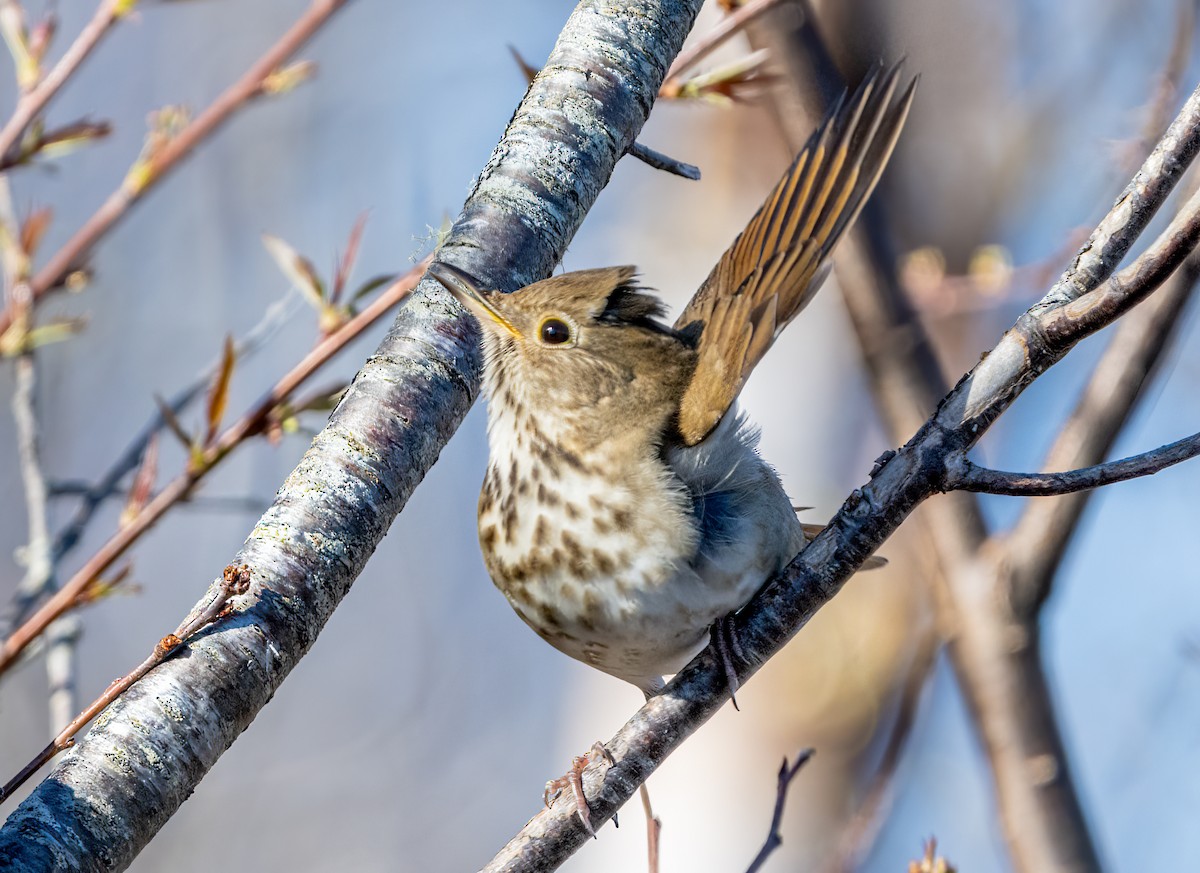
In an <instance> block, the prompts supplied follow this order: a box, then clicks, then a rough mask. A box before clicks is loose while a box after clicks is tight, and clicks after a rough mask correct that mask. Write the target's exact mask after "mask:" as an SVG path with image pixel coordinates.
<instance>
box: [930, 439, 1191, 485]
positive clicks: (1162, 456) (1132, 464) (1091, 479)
mask: <svg viewBox="0 0 1200 873" xmlns="http://www.w3.org/2000/svg"><path fill="white" fill-rule="evenodd" d="M1196 455H1200V434H1194V435H1193V436H1190V437H1185V438H1184V439H1181V440H1178V441H1176V442H1173V443H1169V444H1167V445H1165V446H1159V447H1158V448H1157V449H1152V450H1150V451H1148V452H1143V453H1142V454H1140V455H1133V456H1131V457H1128V458H1124V459H1122V460H1120V461H1109V462H1108V463H1107V464H1096V465H1094V466H1091V467H1085V468H1083V469H1081V470H1067V471H1065V472H1062V473H1006V472H1003V471H1001V470H991V469H988V468H987V467H980V466H978V465H976V464H973V463H972V462H971V461H969V460H967V459H966V458H959V459H958V461H957V462H955V461H951V462H950V474H949V476H948V477H947V479H946V482H945V485H946V488H947V490H954V489H959V490H962V491H974V492H976V493H979V494H1004V495H1008V496H1010V497H1056V496H1059V495H1062V494H1074V493H1075V492H1077V491H1086V490H1088V489H1090V488H1101V487H1103V486H1105V485H1112V484H1114V483H1116V482H1125V481H1127V480H1129V479H1138V478H1140V477H1142V476H1153V475H1154V474H1155V473H1158V472H1160V471H1162V470H1165V469H1167V467H1173V466H1174V465H1176V464H1179V463H1182V462H1183V461H1186V460H1188V459H1189V458H1194V457H1196Z"/></svg>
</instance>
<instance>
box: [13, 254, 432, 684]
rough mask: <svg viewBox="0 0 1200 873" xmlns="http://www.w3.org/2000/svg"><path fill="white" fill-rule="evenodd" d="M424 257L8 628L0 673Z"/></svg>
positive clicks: (414, 275) (408, 286)
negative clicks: (33, 609)
mask: <svg viewBox="0 0 1200 873" xmlns="http://www.w3.org/2000/svg"><path fill="white" fill-rule="evenodd" d="M427 264H428V259H427V260H425V261H423V262H421V263H420V264H418V265H417V266H416V267H414V268H413V269H411V270H409V271H408V273H406V274H405V275H404V276H402V277H401V278H399V279H397V280H396V281H395V282H393V283H392V284H391V285H390V286H389V287H388V288H387V289H386V290H384V291H383V293H381V294H380V295H379V296H378V297H376V298H375V299H374V300H372V301H371V303H370V305H368V306H367V307H366V308H364V309H363V310H362V312H360V313H359V314H358V315H356V316H355V317H354V318H352V319H351V320H350V321H348V322H346V324H345V325H344V326H343V327H342V328H341V329H340V330H338V331H337V332H336V333H333V334H331V335H329V336H328V337H326V338H325V339H324V340H322V341H321V342H320V343H318V344H317V346H316V348H314V349H313V350H312V351H311V352H309V353H308V355H307V356H306V357H305V358H304V359H303V360H302V361H300V363H298V364H297V365H296V366H295V367H293V368H292V370H291V371H290V372H289V373H287V375H285V376H284V377H283V378H282V379H280V380H279V382H277V383H276V385H275V387H274V388H272V389H271V390H270V391H269V392H267V394H266V396H265V397H263V398H262V399H261V400H260V401H259V402H258V404H257V405H255V406H254V407H253V408H252V409H251V410H250V411H249V412H247V413H246V414H244V415H243V416H242V417H241V418H240V419H239V420H238V421H236V422H234V424H232V425H231V426H230V427H228V428H227V429H226V430H225V431H224V432H223V433H222V434H221V435H220V436H219V437H217V439H216V440H214V441H213V442H212V443H211V444H209V445H208V446H206V447H204V448H203V449H202V450H201V451H199V452H198V453H197V455H196V457H195V458H194V459H193V460H192V461H191V462H189V464H188V466H187V468H186V469H185V470H184V472H182V473H180V474H179V475H178V476H176V477H175V478H174V479H173V480H172V481H171V482H169V483H168V484H167V485H166V487H164V488H163V489H162V491H160V492H159V493H158V494H157V495H155V497H154V499H152V500H151V501H150V502H149V503H147V504H146V506H145V508H144V509H143V510H142V511H141V512H140V513H138V515H137V516H136V517H135V518H133V519H131V520H130V521H129V523H128V524H127V525H126V526H125V527H123V528H121V529H120V530H118V531H117V532H116V533H115V534H114V535H113V536H112V538H111V539H109V541H108V542H106V543H105V544H104V545H103V546H101V547H100V550H99V551H98V552H96V554H94V555H93V556H92V557H91V559H89V560H88V561H87V563H85V564H84V565H83V566H82V567H81V568H80V569H79V570H78V571H76V573H75V575H74V576H72V577H71V578H70V579H69V580H68V581H67V582H66V583H65V584H64V585H63V586H62V588H60V589H59V590H58V591H57V592H56V593H55V594H54V596H53V597H51V598H50V599H49V600H47V601H46V602H45V603H44V604H42V606H41V608H40V609H38V610H37V611H36V612H35V613H34V614H33V615H31V616H30V617H29V619H28V620H27V621H26V622H25V623H24V624H22V625H21V626H20V627H18V628H17V629H16V630H15V631H13V633H12V635H11V636H10V637H9V638H8V639H7V640H5V641H4V646H3V648H2V649H0V673H3V672H4V670H6V669H7V668H8V667H9V666H10V665H11V664H12V662H13V659H14V658H16V657H17V655H19V654H20V653H21V651H22V650H23V649H24V648H25V647H26V646H27V645H29V643H31V642H32V641H33V640H35V639H36V638H37V637H38V636H39V635H40V634H41V633H42V632H43V631H44V630H45V629H46V627H47V626H48V625H49V624H50V622H52V621H54V619H56V618H58V616H60V615H62V614H63V613H65V612H67V611H68V610H69V609H71V608H72V607H73V606H74V605H75V603H76V602H77V600H78V598H79V596H80V594H82V593H83V592H84V591H85V590H86V589H87V586H88V585H90V584H91V583H92V582H93V581H94V580H96V579H97V578H99V576H100V574H101V573H103V572H104V571H105V570H107V569H108V568H109V567H111V566H112V564H113V562H114V561H116V560H117V559H118V558H120V557H121V556H122V555H123V554H125V552H126V551H128V550H129V547H130V546H132V545H133V544H134V543H135V542H137V540H138V539H139V538H140V537H141V536H142V535H143V534H144V533H146V531H148V530H149V529H150V528H151V527H153V526H154V524H155V523H156V522H157V521H158V520H159V519H160V518H162V516H163V514H164V513H166V511H167V510H168V509H170V508H171V507H172V506H174V505H175V504H176V503H178V502H179V501H180V500H183V499H184V498H186V497H187V496H188V495H189V494H191V492H192V490H193V489H194V488H195V487H196V484H197V483H198V482H200V480H201V479H203V478H204V477H205V475H207V474H208V472H209V471H210V470H212V469H213V467H215V466H216V465H217V464H218V463H220V461H221V460H222V459H223V458H224V457H225V456H226V455H227V454H229V452H230V451H231V450H232V449H234V448H235V447H236V446H237V445H239V444H240V443H242V442H243V441H245V440H246V439H248V438H249V437H252V436H255V435H257V434H259V433H261V432H262V431H263V430H264V428H265V427H266V426H267V425H268V424H269V422H270V418H271V415H272V414H273V413H274V412H275V410H276V409H277V408H278V407H279V405H280V403H282V402H283V401H284V400H286V399H287V398H288V397H289V396H291V394H292V392H293V391H295V390H296V389H297V388H299V387H300V386H301V385H302V384H304V382H305V381H306V380H307V379H308V378H309V377H311V376H312V375H313V374H314V373H315V372H316V371H317V370H318V369H320V367H321V366H322V365H324V364H325V362H326V361H328V360H329V359H330V358H331V357H333V356H334V355H335V354H337V353H338V352H339V351H341V350H342V349H343V348H345V346H346V345H347V344H348V343H349V342H350V341H351V340H353V339H355V338H356V337H357V336H358V335H359V334H361V333H362V332H363V331H364V330H366V329H367V328H368V327H370V326H371V325H372V324H374V323H375V322H376V321H377V320H378V319H379V318H380V317H382V316H383V315H384V314H386V313H387V312H389V311H390V310H391V309H392V307H394V306H395V305H396V304H397V303H399V302H400V300H401V299H403V298H404V296H405V295H407V294H408V293H409V292H410V291H411V290H412V289H413V288H415V287H416V285H417V282H418V281H419V280H420V278H421V276H422V275H424V273H425V268H426V266H427Z"/></svg>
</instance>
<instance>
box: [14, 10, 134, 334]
mask: <svg viewBox="0 0 1200 873" xmlns="http://www.w3.org/2000/svg"><path fill="white" fill-rule="evenodd" d="M132 5H133V4H132V3H130V2H129V0H104V2H102V3H101V4H100V5H99V6H98V7H97V8H96V13H95V14H94V15H93V16H92V20H91V21H89V22H88V23H87V25H86V26H85V27H84V28H83V30H81V31H80V32H79V36H78V37H76V39H75V42H73V43H72V44H71V47H70V48H68V49H67V51H66V53H65V54H63V56H62V57H61V58H60V59H59V61H58V63H57V64H55V65H54V67H53V68H52V69H51V70H50V72H48V73H47V74H46V75H45V76H44V77H43V78H42V80H41V81H40V82H38V83H37V85H36V86H34V87H33V89H32V90H29V91H26V92H25V93H23V94H22V95H21V97H20V98H19V99H18V100H17V105H16V108H15V109H14V110H13V114H12V117H10V118H9V119H8V121H7V122H6V123H5V125H4V128H3V129H0V155H7V154H8V152H9V151H10V150H11V149H12V147H13V146H14V145H15V144H16V142H17V140H18V139H20V137H21V134H22V133H24V132H25V129H26V128H27V127H29V124H30V122H32V121H33V120H34V119H35V118H36V117H37V116H38V113H40V112H41V111H42V110H43V109H45V108H46V104H47V103H49V102H50V100H51V99H52V98H53V97H54V95H55V94H57V93H58V91H59V89H60V88H62V86H63V85H64V84H66V82H67V80H69V79H70V78H71V76H73V75H74V74H75V71H76V70H78V69H79V66H80V64H82V63H83V62H84V61H85V60H86V59H87V57H88V55H90V54H91V53H92V50H93V49H95V48H96V46H97V45H99V44H100V40H101V39H103V38H104V36H105V34H107V33H108V32H109V30H110V29H111V28H112V26H113V25H114V24H115V23H116V22H117V21H119V20H120V19H121V18H122V17H123V16H124V15H125V14H127V12H128V11H129V9H131V8H132ZM3 332H4V331H3V329H0V333H3Z"/></svg>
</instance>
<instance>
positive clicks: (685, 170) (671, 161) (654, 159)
mask: <svg viewBox="0 0 1200 873" xmlns="http://www.w3.org/2000/svg"><path fill="white" fill-rule="evenodd" d="M626 154H628V155H629V156H630V157H631V158H637V159H638V160H639V161H641V162H642V163H644V164H647V165H649V166H651V167H653V168H654V169H656V170H663V171H665V172H667V173H672V174H674V175H676V176H682V177H683V178H685V179H691V180H692V181H693V182H696V181H699V179H700V168H699V167H697V166H696V165H694V164H688V163H684V162H683V161H677V160H676V159H675V158H672V157H669V156H668V155H664V154H663V153H662V152H657V151H655V150H654V149H652V148H650V147H649V146H644V145H642V144H641V143H640V142H634V143H632V144H631V145H630V146H629V150H628V151H627V152H626Z"/></svg>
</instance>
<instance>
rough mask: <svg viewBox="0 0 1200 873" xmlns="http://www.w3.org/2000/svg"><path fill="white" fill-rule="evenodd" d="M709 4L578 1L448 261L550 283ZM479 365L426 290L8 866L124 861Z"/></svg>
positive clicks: (365, 549)
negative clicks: (229, 593)
mask: <svg viewBox="0 0 1200 873" xmlns="http://www.w3.org/2000/svg"><path fill="white" fill-rule="evenodd" d="M699 6H700V0H638V2H634V0H624V2H621V0H618V2H612V0H609V2H604V3H600V2H594V0H585V2H583V3H581V4H580V5H579V6H578V7H577V8H576V10H575V11H574V13H573V14H572V15H571V17H570V19H569V21H568V22H567V24H566V27H565V28H564V30H563V32H562V35H561V36H560V38H559V41H558V43H557V44H556V46H555V48H554V51H553V52H552V54H551V56H550V58H549V60H548V62H547V63H546V65H545V67H544V68H543V70H542V71H541V73H539V75H538V77H537V79H536V80H535V81H534V83H533V84H532V85H531V87H530V89H529V91H528V93H527V94H526V96H525V99H524V100H523V101H522V103H521V105H520V107H519V108H518V109H517V112H516V114H515V115H514V116H513V119H512V121H511V122H510V123H509V126H508V129H507V130H506V131H505V134H504V136H503V138H502V139H501V141H500V144H499V145H498V146H497V148H496V150H495V151H494V152H493V154H492V157H491V159H490V160H489V161H488V163H487V165H486V166H485V167H484V169H483V171H482V173H480V175H479V178H478V180H477V181H476V183H475V186H474V187H473V189H472V191H471V194H470V196H469V198H468V200H467V203H466V205H465V206H464V208H463V212H462V214H461V215H460V217H459V219H458V221H457V222H456V223H455V226H454V228H453V230H452V232H451V235H450V238H449V239H448V240H447V242H446V243H445V244H444V246H443V248H442V251H441V257H442V258H444V259H445V260H447V261H448V262H451V263H454V264H455V265H457V266H459V267H461V268H463V269H466V270H469V271H470V272H471V273H472V274H473V275H475V276H477V277H479V279H480V280H481V281H483V282H486V283H488V284H489V285H491V286H493V287H500V288H516V287H519V286H521V285H524V284H527V283H529V282H531V281H534V280H536V279H540V278H543V277H545V276H547V275H548V274H549V273H550V271H551V269H552V268H553V267H554V265H555V264H556V263H557V262H558V260H559V258H560V257H561V256H562V254H563V252H564V250H565V248H566V245H567V243H568V242H569V241H570V239H571V237H572V235H573V234H574V232H575V230H576V229H577V228H578V226H579V224H580V222H581V221H582V220H583V217H584V215H585V214H586V212H587V210H588V208H590V206H591V205H592V203H593V202H594V201H595V199H596V196H597V195H598V194H599V192H600V190H601V189H602V188H603V187H604V184H605V183H606V182H607V181H608V178H609V176H610V175H611V173H612V171H613V168H614V166H615V164H616V162H617V160H618V159H619V157H620V156H621V155H623V154H624V153H625V151H626V150H627V148H628V146H629V144H630V143H631V142H633V140H634V137H635V136H636V134H637V133H638V131H639V130H640V128H641V126H642V124H643V123H644V122H645V120H646V116H647V115H648V113H649V111H650V108H651V106H652V105H653V102H654V96H655V94H656V93H657V91H658V88H659V86H660V85H661V83H662V79H663V77H664V76H665V75H666V71H667V68H668V67H669V65H670V61H671V59H672V58H673V57H674V56H675V55H676V54H677V53H678V51H679V47H680V45H681V44H682V42H683V39H684V36H685V35H686V34H687V31H688V29H689V28H690V27H691V24H692V22H693V20H694V18H695V15H696V13H697V12H698V10H699ZM479 364H480V361H479V357H478V351H477V335H476V328H475V326H474V324H473V322H472V321H471V319H470V318H469V317H467V316H466V315H465V314H464V313H463V311H462V310H461V308H460V307H459V306H458V305H457V304H456V303H454V301H453V300H452V299H451V298H450V297H449V295H447V294H445V293H443V292H441V291H440V290H439V289H438V286H437V285H436V283H433V282H427V283H425V284H424V285H423V286H422V287H421V288H420V289H419V290H418V292H417V293H416V294H415V295H414V297H413V298H412V299H411V300H410V301H409V303H408V305H406V306H405V307H404V308H403V310H402V311H401V313H400V314H399V316H398V317H397V319H396V322H395V324H394V325H393V327H392V329H391V331H390V332H389V333H388V335H387V337H386V338H385V339H384V341H383V342H382V344H381V345H380V347H379V348H378V350H377V351H376V352H375V354H373V355H372V356H371V357H370V359H369V360H368V361H367V363H366V365H365V366H364V367H363V369H362V370H361V371H360V372H359V374H358V376H357V377H356V378H355V380H354V383H353V384H352V385H351V387H350V390H349V391H348V392H347V395H346V397H345V399H344V400H343V401H342V403H341V404H340V405H339V407H338V408H337V410H336V411H335V412H334V414H333V416H332V418H331V419H330V422H329V424H328V425H327V426H326V428H325V429H324V430H323V431H322V432H321V433H320V434H319V435H318V436H317V438H316V439H315V440H314V443H313V446H312V447H311V448H310V449H309V451H308V452H307V453H306V454H305V456H304V458H303V459H302V460H301V462H300V464H299V466H298V467H297V468H296V470H295V471H294V472H293V473H292V474H291V476H289V477H288V479H287V481H286V482H285V483H284V484H283V487H282V488H281V489H280V491H279V494H278V496H277V499H276V502H275V504H274V505H273V506H272V507H271V508H270V509H269V510H268V511H267V513H266V514H265V515H264V516H263V517H262V519H260V520H259V522H258V524H257V525H255V527H254V529H253V531H252V532H251V533H250V536H249V538H248V539H247V541H246V544H245V546H244V547H243V549H242V551H241V552H240V553H239V555H238V556H237V558H236V559H235V561H234V563H237V564H239V565H240V564H242V563H245V564H247V565H248V566H249V568H250V572H251V573H252V578H253V585H252V588H251V590H250V591H249V592H248V593H247V594H246V595H243V596H242V597H240V598H235V599H234V604H235V612H234V614H233V615H232V616H231V617H230V618H228V619H225V620H223V621H222V622H220V623H219V624H217V625H215V626H214V627H212V628H211V629H209V630H206V631H204V632H202V633H201V634H200V635H199V636H198V638H197V639H195V640H194V641H193V642H192V643H190V644H189V646H188V649H189V652H190V657H187V658H174V659H171V660H169V661H167V662H166V663H165V664H163V665H161V666H159V667H158V668H156V669H155V670H153V671H151V673H150V674H149V675H147V676H146V677H145V678H144V679H142V681H140V682H139V683H138V684H137V685H135V686H134V687H133V688H132V689H130V691H129V692H127V693H126V694H125V695H124V696H123V697H122V698H120V699H119V700H118V701H117V702H116V703H115V704H114V705H113V706H111V707H110V708H109V709H108V710H106V711H105V712H104V713H102V714H101V716H100V717H99V718H98V719H97V721H96V724H95V725H94V726H93V728H92V730H91V731H90V732H89V733H88V735H87V736H86V737H85V738H84V739H83V740H82V741H81V742H80V743H79V745H78V746H77V747H76V748H75V749H74V750H72V751H71V752H70V753H68V755H67V756H66V757H65V758H64V760H63V761H62V762H61V763H60V765H59V766H58V767H57V768H55V770H54V771H53V772H52V773H51V775H50V776H49V777H48V778H47V779H46V780H45V781H44V782H43V783H42V784H41V785H40V786H38V787H37V788H36V789H35V791H34V792H33V794H32V795H31V796H30V797H29V798H28V799H27V800H26V801H25V802H24V803H22V804H21V806H20V807H18V808H17V810H16V811H15V812H14V813H13V814H12V815H11V816H10V817H9V819H8V821H7V823H6V824H5V827H4V829H3V830H2V831H0V864H3V865H5V866H6V868H7V869H11V870H30V871H32V870H44V869H48V868H50V867H53V866H62V865H67V866H75V867H76V868H77V869H81V870H113V869H123V868H125V867H127V866H128V864H129V863H130V861H131V860H132V859H133V857H134V856H135V855H136V854H137V852H138V851H139V850H140V849H141V848H142V847H143V846H144V845H145V844H146V842H147V841H148V840H150V839H151V837H153V836H154V834H155V833H156V832H157V831H158V829H159V828H161V827H162V825H163V824H164V823H165V822H166V820H167V819H168V818H169V817H170V816H171V815H172V814H173V813H174V812H175V810H176V809H177V808H178V806H179V804H180V803H182V802H183V800H184V799H185V798H186V797H187V796H188V795H189V794H190V793H191V792H192V790H193V789H194V787H195V785H196V783H197V782H198V781H199V780H200V779H201V778H202V777H203V776H204V774H205V773H206V772H207V771H208V769H209V768H210V767H211V766H212V765H213V764H214V763H215V762H216V760H217V758H218V757H220V755H221V753H222V752H224V750H225V749H226V748H228V747H229V745H230V744H231V743H232V742H233V741H234V740H235V739H236V738H237V736H238V734H240V733H241V731H242V730H244V729H245V728H246V727H247V726H248V725H249V723H250V721H251V720H252V719H253V718H254V715H255V713H257V712H258V710H259V709H261V708H262V707H263V706H264V705H265V704H266V703H267V701H268V700H269V699H270V698H271V696H272V694H273V693H274V691H275V689H276V688H277V687H278V686H279V684H280V683H281V682H282V681H283V679H284V678H285V677H286V676H287V674H288V672H289V671H290V670H291V669H292V667H294V666H295V665H296V663H297V662H298V660H299V659H300V658H301V657H302V656H303V655H304V653H305V652H306V651H307V650H308V648H309V647H310V646H311V645H312V643H313V642H314V640H315V639H316V636H317V634H318V633H319V632H320V630H321V628H322V627H323V626H324V624H325V622H326V621H327V620H328V618H329V616H330V614H331V613H332V611H333V609H334V607H335V606H336V605H337V604H338V602H339V601H340V600H341V598H342V597H343V596H345V594H346V592H347V591H348V590H349V588H350V585H351V583H352V582H353V580H354V578H355V576H356V575H357V574H358V573H359V571H360V570H361V569H362V567H363V565H364V564H365V563H366V560H367V558H369V557H370V555H371V552H372V551H373V550H374V548H375V546H376V544H377V543H378V542H379V540H380V538H381V537H382V536H383V534H384V533H385V532H386V530H387V528H388V526H389V525H390V524H391V522H392V520H393V518H394V517H395V516H396V514H397V513H398V512H399V511H400V509H401V508H402V507H403V506H404V504H405V502H406V501H407V500H408V498H409V496H410V495H411V494H412V491H413V489H414V488H415V487H416V485H417V484H418V483H419V482H420V480H421V478H422V477H423V476H424V474H425V472H426V471H427V470H428V469H429V467H430V466H431V465H432V464H433V462H434V461H435V460H436V459H437V456H438V453H439V452H440V451H441V448H442V446H443V445H445V443H446V441H447V440H448V439H449V438H450V436H451V434H452V433H453V432H454V430H455V429H456V428H457V426H458V424H459V422H460V421H461V420H462V418H463V416H464V415H465V414H466V411H467V409H468V408H469V407H470V405H471V402H472V401H473V400H474V398H475V395H476V392H477V388H478V384H479ZM206 600H207V598H206ZM204 602H206V601H202V603H204Z"/></svg>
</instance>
